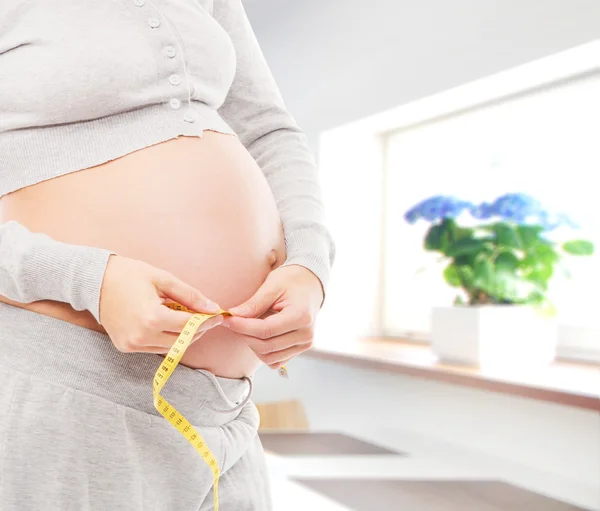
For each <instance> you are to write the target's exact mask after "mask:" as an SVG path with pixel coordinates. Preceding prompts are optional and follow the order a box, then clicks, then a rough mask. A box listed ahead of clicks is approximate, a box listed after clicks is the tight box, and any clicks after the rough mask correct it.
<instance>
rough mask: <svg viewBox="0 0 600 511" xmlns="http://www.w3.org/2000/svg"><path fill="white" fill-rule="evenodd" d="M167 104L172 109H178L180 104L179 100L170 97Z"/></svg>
mask: <svg viewBox="0 0 600 511" xmlns="http://www.w3.org/2000/svg"><path fill="white" fill-rule="evenodd" d="M169 105H170V106H171V108H172V109H173V110H179V107H180V106H181V101H179V100H178V99H177V98H171V99H170V100H169Z"/></svg>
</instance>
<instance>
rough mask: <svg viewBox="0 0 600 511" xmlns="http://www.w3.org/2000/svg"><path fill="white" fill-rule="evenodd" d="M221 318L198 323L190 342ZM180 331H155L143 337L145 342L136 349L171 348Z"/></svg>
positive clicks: (218, 322)
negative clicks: (149, 347)
mask: <svg viewBox="0 0 600 511" xmlns="http://www.w3.org/2000/svg"><path fill="white" fill-rule="evenodd" d="M222 320H223V318H222V316H215V317H213V318H210V319H208V320H206V321H205V322H204V323H202V325H200V328H198V330H197V331H196V332H195V333H194V335H193V337H192V342H191V343H190V344H193V343H194V342H196V341H197V340H198V339H199V338H200V337H202V336H203V335H204V334H205V333H206V332H207V331H208V330H210V329H211V328H214V327H215V326H217V325H219V324H220V321H222ZM180 333H181V332H178V333H174V332H160V333H156V334H154V335H151V336H150V335H148V336H146V337H145V339H144V340H145V342H147V344H144V345H140V346H139V349H138V350H137V351H145V349H146V347H148V346H151V347H155V348H156V347H158V348H160V347H162V348H166V349H167V351H168V350H170V349H171V347H172V346H173V344H175V341H177V339H178V338H179V335H180Z"/></svg>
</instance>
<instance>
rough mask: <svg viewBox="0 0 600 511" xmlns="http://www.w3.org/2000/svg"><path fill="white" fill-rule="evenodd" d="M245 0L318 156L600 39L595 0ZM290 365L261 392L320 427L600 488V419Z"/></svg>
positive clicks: (393, 378)
mask: <svg viewBox="0 0 600 511" xmlns="http://www.w3.org/2000/svg"><path fill="white" fill-rule="evenodd" d="M245 4H246V9H247V12H248V15H249V17H250V19H251V21H252V23H253V26H254V29H255V32H256V34H257V37H258V39H259V41H260V43H261V45H262V47H263V51H264V53H265V56H266V57H267V60H268V62H269V64H270V66H271V70H272V71H273V74H274V75H275V78H276V79H277V81H278V83H279V86H280V89H281V91H282V94H283V96H284V99H285V100H286V103H287V105H288V108H289V109H290V111H291V112H292V114H294V116H295V117H296V119H297V121H298V122H299V124H300V125H301V126H302V127H303V128H304V130H305V131H306V133H307V135H308V137H309V141H310V143H311V145H312V146H313V148H314V149H315V151H316V150H317V149H318V148H317V144H318V137H319V134H320V133H321V132H322V131H323V130H326V129H330V128H333V127H336V126H339V125H341V124H344V123H346V122H349V121H352V120H356V119H358V118H361V117H365V116H368V115H371V114H373V113H376V112H379V111H382V110H385V109H388V108H392V107H395V106H398V105H400V104H404V103H407V102H410V101H413V100H415V99H418V98H421V97H425V96H428V95H430V94H433V93H436V92H440V91H443V90H446V89H448V88H451V87H454V86H457V85H460V84H463V83H466V82H469V81H472V80H474V79H477V78H481V77H484V76H487V75H489V74H493V73H495V72H498V71H501V70H504V69H508V68H511V67H513V66H516V65H519V64H522V63H525V62H528V61H530V60H534V59H537V58H540V57H543V56H546V55H549V54H552V53H555V52H558V51H560V50H563V49H567V48H570V47H574V46H577V45H579V44H583V43H585V42H588V41H591V40H593V39H596V38H598V37H599V36H600V25H599V24H598V22H597V20H598V19H600V2H597V1H595V0H544V1H543V2H541V1H539V0H502V1H498V0H453V1H452V2H448V1H445V0H420V1H419V2H415V1H409V0H369V1H368V2H367V1H365V0H360V1H359V0H246V1H245ZM290 370H292V371H293V373H292V376H293V378H292V379H291V380H289V381H288V382H285V383H282V382H281V381H280V380H278V378H276V377H275V376H274V375H273V374H272V373H270V372H268V371H259V374H258V376H257V391H256V400H257V401H269V400H275V399H287V398H291V397H293V398H299V399H301V400H302V401H303V402H304V404H305V405H306V407H307V410H308V414H309V419H310V421H311V424H312V425H313V427H315V428H317V429H321V428H325V429H338V430H339V429H341V430H346V431H348V432H356V433H359V434H362V435H363V436H367V437H372V438H373V440H375V439H379V440H382V439H383V438H388V439H391V438H393V436H394V435H395V434H396V433H398V432H399V431H402V430H410V431H415V432H419V433H422V434H424V435H427V436H430V437H431V438H437V439H439V440H443V441H444V442H448V443H453V444H456V445H461V446H463V447H466V448H469V449H474V450H477V451H480V452H484V453H487V454H489V455H491V456H496V457H498V458H504V459H510V460H513V461H514V462H516V463H519V464H522V465H524V466H529V467H534V468H537V469H540V470H543V471H546V472H547V473H552V474H556V475H562V476H564V477H566V478H570V479H571V480H573V481H574V482H575V484H576V485H580V487H581V488H583V490H582V491H583V492H584V493H585V491H588V492H590V491H596V490H595V488H596V484H597V481H598V480H600V436H599V435H598V431H599V428H600V419H599V418H598V415H597V414H593V413H592V412H586V411H581V410H577V409H571V408H568V407H563V406H557V405H556V406H555V405H551V404H548V403H539V402H535V401H531V400H527V399H520V398H512V397H509V396H500V395H495V394H488V393H484V392H481V391H476V390H472V389H466V388H458V387H453V386H450V385H443V384H439V383H433V382H428V381H424V380H418V379H415V378H409V377H402V376H398V375H392V374H386V373H376V372H373V371H359V370H356V369H351V368H348V367H345V366H342V365H337V364H332V363H325V362H318V361H315V360H312V359H309V358H300V359H298V360H296V361H294V362H292V364H290ZM333 412H335V413H333ZM366 417H377V421H376V422H375V423H372V422H371V421H367V420H366ZM440 424H444V427H443V428H441V427H440V426H439V425H440ZM467 430H469V434H468V435H465V431H467ZM386 435H387V436H386ZM586 489H587V490H586Z"/></svg>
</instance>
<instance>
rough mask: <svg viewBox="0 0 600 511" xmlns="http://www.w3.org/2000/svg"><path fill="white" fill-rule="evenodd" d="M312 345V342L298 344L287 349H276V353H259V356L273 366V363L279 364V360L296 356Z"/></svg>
mask: <svg viewBox="0 0 600 511" xmlns="http://www.w3.org/2000/svg"><path fill="white" fill-rule="evenodd" d="M310 346H311V345H310V343H309V344H298V345H296V346H292V347H291V348H288V349H286V350H281V351H275V352H274V353H267V354H266V355H257V357H258V358H259V359H260V360H261V362H263V363H264V364H266V365H268V366H271V365H274V364H277V363H279V362H282V363H283V362H285V361H286V360H289V359H291V358H294V357H295V356H297V355H299V354H300V353H303V352H305V351H307V350H308V349H310ZM282 365H283V364H282Z"/></svg>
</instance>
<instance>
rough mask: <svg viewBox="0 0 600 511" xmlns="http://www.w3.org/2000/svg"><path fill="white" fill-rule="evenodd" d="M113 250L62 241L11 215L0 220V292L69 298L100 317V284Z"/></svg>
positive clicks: (25, 298) (17, 297)
mask: <svg viewBox="0 0 600 511" xmlns="http://www.w3.org/2000/svg"><path fill="white" fill-rule="evenodd" d="M112 253H113V252H110V251H109V250H104V249H100V248H94V247H85V246H79V245H69V244H67V243H62V242H59V241H56V240H54V239H52V238H51V237H50V236H48V235H46V234H42V233H33V232H31V231H29V230H28V229H27V228H25V227H24V226H22V225H21V224H19V223H17V222H15V221H14V220H11V221H9V222H6V223H4V224H1V225H0V295H3V296H5V297H7V298H9V299H11V300H14V301H17V302H21V303H31V302H35V301H38V300H55V301H59V302H66V303H69V304H70V305H71V306H72V307H73V308H74V309H76V310H89V311H90V312H91V313H92V314H93V315H94V317H95V318H96V320H97V321H99V303H100V288H101V286H102V278H103V276H104V271H105V269H106V265H107V262H108V258H109V257H110V255H111V254H112Z"/></svg>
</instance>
